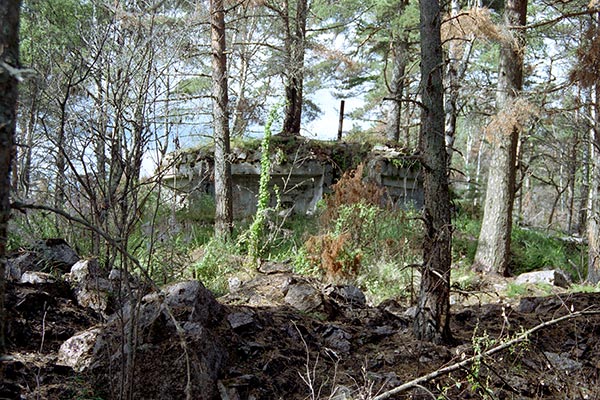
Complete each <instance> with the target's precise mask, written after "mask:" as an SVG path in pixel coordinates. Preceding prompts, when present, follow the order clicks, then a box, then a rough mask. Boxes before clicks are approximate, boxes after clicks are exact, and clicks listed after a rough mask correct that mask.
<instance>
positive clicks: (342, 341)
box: [323, 325, 352, 354]
mask: <svg viewBox="0 0 600 400" xmlns="http://www.w3.org/2000/svg"><path fill="white" fill-rule="evenodd" d="M350 339H352V335H351V334H349V333H348V332H346V331H345V330H343V329H342V328H340V327H338V326H335V325H330V326H328V327H327V329H326V330H325V332H324V333H323V340H324V342H325V344H326V345H327V346H328V347H331V348H332V349H333V350H336V351H339V352H340V353H344V354H347V353H350V348H351V344H350Z"/></svg>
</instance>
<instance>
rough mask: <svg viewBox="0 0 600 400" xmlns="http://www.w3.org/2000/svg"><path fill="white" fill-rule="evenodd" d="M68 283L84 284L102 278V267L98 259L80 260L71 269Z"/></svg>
mask: <svg viewBox="0 0 600 400" xmlns="http://www.w3.org/2000/svg"><path fill="white" fill-rule="evenodd" d="M67 275H68V278H66V279H67V281H71V282H84V281H89V280H94V279H98V278H100V277H101V276H100V266H99V265H98V261H97V260H96V259H90V260H79V261H77V262H76V263H75V264H73V266H72V267H71V272H70V273H69V274H67Z"/></svg>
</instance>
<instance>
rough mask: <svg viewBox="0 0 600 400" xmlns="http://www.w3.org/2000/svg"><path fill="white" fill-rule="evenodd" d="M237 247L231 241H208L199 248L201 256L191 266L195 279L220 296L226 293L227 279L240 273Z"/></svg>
mask: <svg viewBox="0 0 600 400" xmlns="http://www.w3.org/2000/svg"><path fill="white" fill-rule="evenodd" d="M238 249H239V248H238V247H237V246H236V244H235V243H233V242H231V241H221V240H218V239H213V240H210V241H209V242H208V243H206V244H205V245H204V246H202V248H201V250H200V251H201V253H202V256H201V258H200V260H199V261H198V262H197V263H196V264H195V265H194V266H193V272H194V275H195V277H196V279H198V280H200V281H202V283H203V284H204V285H205V286H206V288H207V289H209V290H210V291H212V292H213V293H214V294H215V295H217V296H221V295H224V294H226V293H227V292H228V278H229V277H230V276H231V275H233V274H234V273H239V272H240V267H241V263H240V262H239V260H240V257H239V256H237V253H238Z"/></svg>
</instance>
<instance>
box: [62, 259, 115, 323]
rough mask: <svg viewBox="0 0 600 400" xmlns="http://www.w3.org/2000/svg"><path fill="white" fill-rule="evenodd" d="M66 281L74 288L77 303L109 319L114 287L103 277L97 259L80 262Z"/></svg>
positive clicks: (72, 269)
mask: <svg viewBox="0 0 600 400" xmlns="http://www.w3.org/2000/svg"><path fill="white" fill-rule="evenodd" d="M66 279H67V280H68V281H69V282H71V284H73V286H74V290H75V297H76V299H77V303H78V304H79V305H80V306H82V307H89V308H91V309H92V310H94V311H96V312H98V313H100V314H102V315H104V316H105V317H108V313H109V312H110V311H111V304H110V298H111V293H112V292H113V285H112V283H111V282H110V281H109V280H108V279H105V278H103V277H102V276H101V271H100V266H99V265H98V261H97V260H96V259H90V260H80V261H78V262H76V263H75V264H74V265H73V267H71V272H70V273H68V274H66Z"/></svg>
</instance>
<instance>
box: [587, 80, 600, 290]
mask: <svg viewBox="0 0 600 400" xmlns="http://www.w3.org/2000/svg"><path fill="white" fill-rule="evenodd" d="M592 90H594V91H595V96H596V97H595V101H594V127H593V129H592V130H591V131H590V141H591V145H590V161H591V175H590V182H589V183H590V188H589V200H588V210H589V215H588V219H587V238H588V271H587V281H588V282H589V283H592V284H596V283H598V282H600V103H598V102H599V101H600V84H596V85H595V87H594V88H593V89H592Z"/></svg>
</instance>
